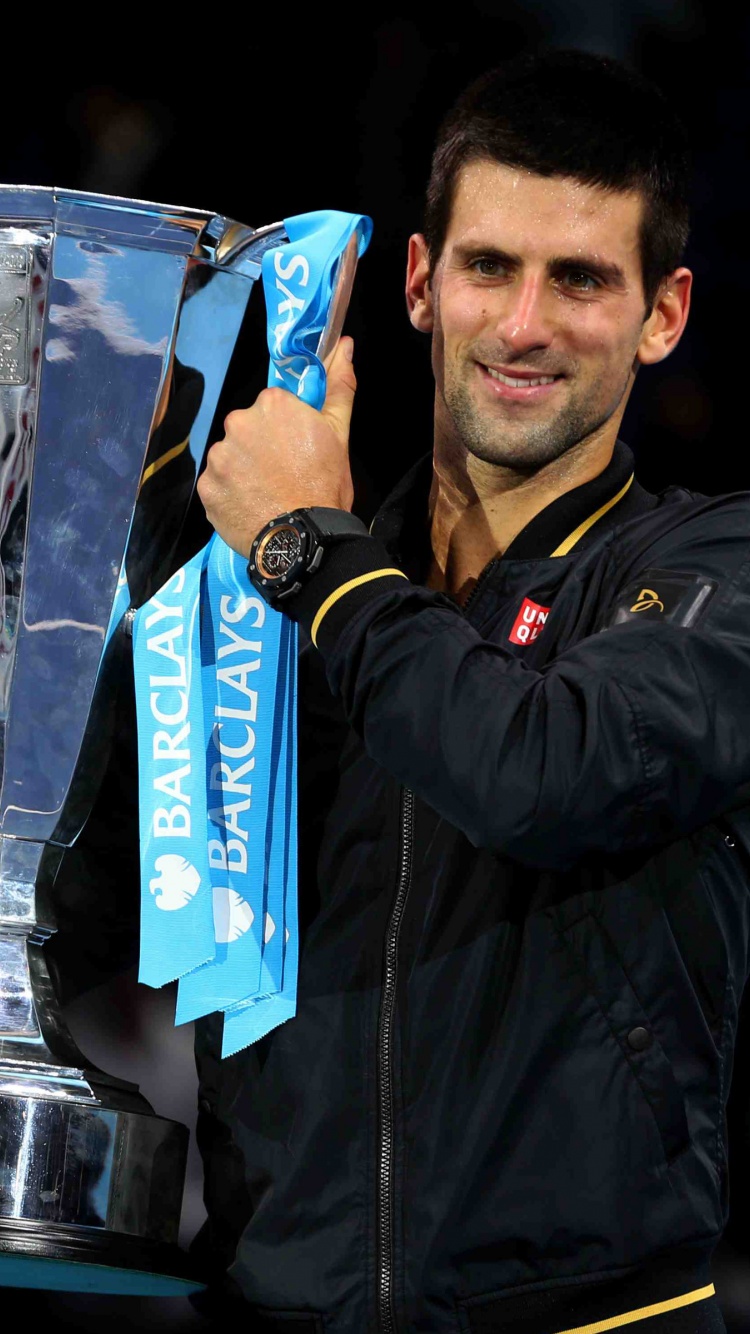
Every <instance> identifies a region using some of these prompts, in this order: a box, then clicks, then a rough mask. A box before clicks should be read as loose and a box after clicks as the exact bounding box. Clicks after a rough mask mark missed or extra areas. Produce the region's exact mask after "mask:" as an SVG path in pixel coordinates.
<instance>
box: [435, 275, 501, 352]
mask: <svg viewBox="0 0 750 1334" xmlns="http://www.w3.org/2000/svg"><path fill="white" fill-rule="evenodd" d="M439 319H440V324H441V327H442V332H443V339H444V341H445V343H446V344H452V343H455V342H457V341H460V340H461V339H463V338H468V337H473V336H474V335H475V334H477V333H478V332H480V331H481V330H482V329H483V328H485V327H486V325H487V323H488V321H489V320H490V311H489V307H488V302H487V297H486V293H483V292H479V291H477V290H476V289H474V290H473V291H472V290H471V289H463V290H462V289H461V288H456V289H454V290H453V291H451V292H449V293H446V292H445V289H443V293H442V295H441V300H440V309H439Z"/></svg>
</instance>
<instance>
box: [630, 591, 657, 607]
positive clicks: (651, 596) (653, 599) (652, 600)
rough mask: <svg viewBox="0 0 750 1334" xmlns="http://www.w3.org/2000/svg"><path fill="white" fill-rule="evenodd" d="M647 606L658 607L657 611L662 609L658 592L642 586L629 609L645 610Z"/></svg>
mask: <svg viewBox="0 0 750 1334" xmlns="http://www.w3.org/2000/svg"><path fill="white" fill-rule="evenodd" d="M649 607H658V608H659V611H663V610H664V603H663V602H662V601H660V599H659V594H658V593H655V592H654V590H653V588H642V589H641V591H640V593H639V594H638V597H637V599H636V601H635V602H634V604H633V606H632V607H631V608H630V610H631V611H647V610H648V608H649Z"/></svg>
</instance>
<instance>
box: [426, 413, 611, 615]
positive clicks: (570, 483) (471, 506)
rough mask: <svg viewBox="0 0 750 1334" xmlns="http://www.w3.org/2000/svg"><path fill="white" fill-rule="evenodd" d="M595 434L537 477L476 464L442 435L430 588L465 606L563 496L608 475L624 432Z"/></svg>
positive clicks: (434, 497) (433, 501) (436, 454)
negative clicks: (499, 560)
mask: <svg viewBox="0 0 750 1334" xmlns="http://www.w3.org/2000/svg"><path fill="white" fill-rule="evenodd" d="M607 426H608V427H610V430H608V431H606V433H605V432H602V433H599V432H596V433H595V434H594V435H593V436H590V437H588V438H587V439H585V440H582V441H580V442H579V443H578V444H577V445H574V446H573V448H572V449H570V450H568V451H567V452H566V453H565V454H563V455H562V456H561V457H560V458H558V459H555V460H553V462H552V463H548V464H546V465H545V466H544V467H542V468H539V469H538V470H537V471H536V472H533V473H528V472H519V471H517V470H515V469H513V468H509V467H504V466H502V465H500V464H495V463H486V462H485V461H484V460H482V459H478V458H475V457H474V455H472V454H470V453H469V452H468V450H467V449H466V448H465V446H464V445H463V444H461V443H460V442H458V441H456V440H455V439H451V438H450V437H449V436H448V435H447V434H446V433H443V432H441V431H440V430H436V432H435V447H434V459H433V470H434V471H433V479H432V489H431V491H430V521H431V529H430V537H431V544H432V565H431V568H430V574H429V577H428V581H427V582H428V585H429V587H430V588H435V589H440V590H442V591H444V592H446V593H448V594H449V595H450V596H451V597H455V598H456V600H457V601H459V602H461V603H463V602H464V601H465V600H466V598H467V597H468V596H469V594H470V593H471V591H472V589H473V588H474V585H475V584H476V582H477V579H478V578H479V575H480V574H481V572H482V570H483V569H484V567H485V565H486V564H487V562H488V561H490V560H492V559H493V557H496V556H501V555H502V554H503V552H504V551H505V550H507V548H508V547H509V546H510V544H511V542H512V541H513V539H514V537H516V536H517V535H518V533H520V532H521V530H522V529H523V528H525V527H526V525H527V524H528V523H530V522H531V520H532V519H533V518H535V516H536V515H537V514H539V513H540V512H541V511H542V510H543V509H545V508H546V506H547V505H549V504H550V503H551V502H552V501H553V500H556V499H557V497H558V496H561V495H564V494H565V492H566V491H572V490H573V489H574V488H575V487H577V486H582V485H583V484H584V482H588V481H591V480H592V479H593V478H594V477H598V476H599V474H600V473H601V472H603V471H604V469H605V468H606V466H607V464H608V463H609V461H610V459H611V457H612V452H613V450H614V445H615V439H616V435H617V427H616V425H615V424H614V423H612V422H611V421H610V422H608V423H607Z"/></svg>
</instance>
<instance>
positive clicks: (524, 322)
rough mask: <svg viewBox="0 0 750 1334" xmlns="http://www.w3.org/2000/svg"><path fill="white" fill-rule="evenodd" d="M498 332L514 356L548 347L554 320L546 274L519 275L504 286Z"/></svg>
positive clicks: (551, 337)
mask: <svg viewBox="0 0 750 1334" xmlns="http://www.w3.org/2000/svg"><path fill="white" fill-rule="evenodd" d="M496 333H497V335H498V337H499V338H500V339H502V341H503V343H504V344H505V345H506V346H507V347H508V349H509V350H510V351H511V352H512V353H513V354H514V355H515V356H523V355H524V353H527V352H532V351H534V350H535V349H538V348H546V347H549V345H550V343H551V342H552V339H553V337H554V322H553V311H552V310H551V308H550V293H549V291H548V285H547V281H546V276H545V275H544V274H543V273H524V274H519V275H518V277H517V278H516V281H515V282H512V283H510V284H509V285H508V286H507V287H505V288H504V289H503V291H502V304H501V310H500V312H499V318H498V320H497V324H496Z"/></svg>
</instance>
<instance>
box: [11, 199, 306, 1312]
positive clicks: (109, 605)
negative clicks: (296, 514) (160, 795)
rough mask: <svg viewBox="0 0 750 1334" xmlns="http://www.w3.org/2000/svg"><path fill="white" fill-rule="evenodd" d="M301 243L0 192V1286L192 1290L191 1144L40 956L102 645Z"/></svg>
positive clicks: (191, 219)
mask: <svg viewBox="0 0 750 1334" xmlns="http://www.w3.org/2000/svg"><path fill="white" fill-rule="evenodd" d="M284 239H285V237H284V232H283V228H282V227H281V226H280V225H276V226H273V227H266V228H263V229H262V230H260V231H253V230H252V229H251V228H249V227H244V226H242V225H240V224H238V223H235V222H230V221H228V220H227V219H225V218H221V217H218V216H214V215H212V214H210V213H202V212H198V211H194V210H191V209H172V208H166V207H163V206H161V205H156V204H147V203H143V202H140V201H137V200H127V199H111V198H107V197H105V196H95V195H86V194H82V193H76V192H72V191H65V190H48V189H41V188H31V187H13V186H2V187H0V445H1V448H0V466H1V469H2V470H1V472H0V755H1V756H2V770H1V773H2V778H1V784H0V1284H3V1285H9V1284H10V1285H13V1286H34V1287H46V1288H58V1289H71V1290H88V1291H94V1292H111V1293H117V1292H127V1293H150V1294H159V1293H179V1292H183V1293H184V1292H187V1291H190V1290H191V1288H194V1287H195V1286H197V1283H196V1280H195V1277H194V1276H191V1275H189V1274H188V1270H187V1265H186V1261H185V1258H184V1256H183V1255H182V1253H181V1251H180V1250H179V1249H178V1247H177V1245H176V1236H177V1227H178V1222H179V1214H180V1204H181V1199H182V1187H183V1176H184V1165H185V1155H186V1149H187V1131H186V1129H185V1127H183V1126H181V1125H179V1124H177V1123H176V1122H172V1121H167V1120H164V1119H162V1118H160V1117H158V1116H156V1115H155V1114H154V1112H153V1111H152V1109H151V1107H150V1106H149V1104H148V1103H147V1102H146V1100H145V1099H144V1098H143V1097H142V1096H141V1095H140V1093H139V1092H138V1089H137V1087H136V1086H135V1085H132V1084H128V1083H126V1082H124V1081H123V1080H120V1079H117V1078H114V1077H112V1076H110V1075H107V1074H105V1073H103V1072H102V1071H101V1070H98V1069H96V1068H95V1067H93V1066H91V1064H90V1063H88V1062H87V1060H86V1058H85V1057H84V1056H83V1055H82V1054H81V1052H80V1051H79V1050H78V1048H77V1047H76V1045H75V1043H74V1041H73V1039H72V1037H71V1035H70V1033H69V1032H68V1031H67V1029H66V1026H65V1023H64V1021H63V1019H62V1017H61V1014H60V1008H59V1004H58V1001H57V999H56V997H55V994H54V991H53V988H52V985H51V982H50V977H49V973H48V970H47V967H46V964H45V959H44V949H43V944H44V941H45V939H47V937H48V936H49V935H50V934H51V932H53V931H54V929H55V923H54V920H53V913H52V910H51V906H50V905H51V901H52V895H51V890H52V886H53V883H54V878H55V874H56V872H57V868H58V866H59V864H60V860H61V857H62V855H63V852H64V850H65V848H66V847H68V846H70V844H71V843H72V842H73V841H74V839H75V838H76V836H77V835H78V833H79V832H80V830H81V828H82V825H83V824H84V822H85V820H86V817H87V815H88V812H89V810H90V808H91V805H92V802H93V799H94V797H95V795H96V789H97V783H98V776H99V775H100V774H101V772H102V768H103V759H104V758H106V736H107V723H108V716H109V714H110V713H111V705H110V703H109V689H108V680H109V678H110V675H111V671H112V664H113V662H114V661H115V660H116V659H117V658H118V656H120V657H121V655H122V653H123V652H124V651H129V640H128V639H127V628H128V617H127V616H124V617H122V618H120V621H119V626H117V627H116V628H115V629H114V630H113V632H112V633H111V634H109V632H108V627H110V622H112V625H113V626H114V625H115V622H116V620H117V618H118V614H119V610H120V605H121V599H122V598H123V595H124V598H125V600H124V601H123V602H122V609H123V610H124V609H125V607H127V605H128V602H130V603H131V604H132V605H134V606H136V607H137V606H139V605H140V604H141V603H142V602H143V601H144V600H145V599H146V598H147V597H149V596H150V595H151V594H152V593H153V592H154V591H155V590H156V589H157V588H158V587H159V586H160V584H161V583H163V582H164V580H165V579H166V578H167V577H168V575H169V574H170V573H171V572H172V569H173V568H174V566H173V561H174V553H175V548H176V544H177V540H178V538H179V534H180V529H181V526H182V523H183V520H184V516H185V511H186V509H187V505H188V502H189V500H190V496H191V494H192V490H193V486H194V482H195V479H196V476H197V473H198V469H199V466H200V462H201V458H202V455H203V452H204V449H205V447H206V444H207V443H208V437H209V432H210V428H211V423H212V419H213V416H214V413H215V410H216V405H217V402H218V399H219V395H220V392H221V388H222V385H223V382H224V378H225V375H226V371H227V367H228V365H229V361H230V358H231V355H232V351H233V348H234V345H235V341H236V338H237V334H238V332H239V328H240V324H241V322H242V318H243V315H244V313H245V309H246V306H247V302H248V299H249V296H250V291H251V288H252V285H253V282H254V281H255V279H256V278H257V277H258V276H259V273H260V258H261V256H262V254H263V251H264V250H265V249H266V248H268V247H269V246H271V245H277V244H279V242H280V241H283V240H284ZM121 571H124V573H125V574H126V575H127V589H128V590H129V592H128V591H125V589H124V582H123V580H122V579H120V574H121ZM118 580H119V592H118ZM136 892H137V887H136V886H133V893H134V894H135V893H136Z"/></svg>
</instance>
